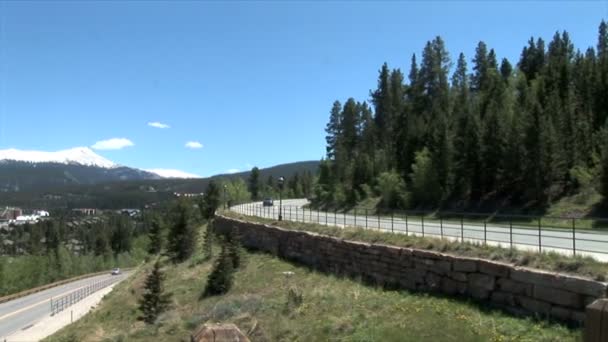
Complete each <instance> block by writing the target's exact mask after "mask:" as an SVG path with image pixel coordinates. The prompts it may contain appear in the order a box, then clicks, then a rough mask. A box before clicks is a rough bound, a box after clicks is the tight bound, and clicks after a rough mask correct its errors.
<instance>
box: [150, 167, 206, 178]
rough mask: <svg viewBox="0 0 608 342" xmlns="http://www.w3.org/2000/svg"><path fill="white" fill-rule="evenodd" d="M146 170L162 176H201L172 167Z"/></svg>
mask: <svg viewBox="0 0 608 342" xmlns="http://www.w3.org/2000/svg"><path fill="white" fill-rule="evenodd" d="M145 171H148V172H152V173H155V174H157V175H159V176H161V177H163V178H201V176H199V175H195V174H193V173H188V172H184V171H180V170H173V169H148V170H145Z"/></svg>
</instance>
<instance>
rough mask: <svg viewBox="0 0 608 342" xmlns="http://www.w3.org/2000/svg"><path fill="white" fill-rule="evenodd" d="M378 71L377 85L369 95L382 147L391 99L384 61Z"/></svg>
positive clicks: (387, 127) (385, 142)
mask: <svg viewBox="0 0 608 342" xmlns="http://www.w3.org/2000/svg"><path fill="white" fill-rule="evenodd" d="M378 73H379V75H378V87H377V89H376V90H375V91H374V92H372V93H371V94H370V95H371V97H372V103H373V104H374V107H375V113H376V115H375V117H374V121H375V124H376V127H377V129H378V130H377V133H378V137H377V139H378V142H379V143H380V147H381V148H383V147H384V146H385V145H386V144H387V143H388V141H387V137H386V135H385V133H386V132H388V130H389V125H390V120H391V115H392V113H391V109H392V102H393V101H392V99H391V89H390V87H391V79H390V71H389V68H388V65H387V64H386V63H384V64H382V68H381V69H380V71H379V72H378Z"/></svg>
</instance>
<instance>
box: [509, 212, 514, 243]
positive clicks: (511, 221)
mask: <svg viewBox="0 0 608 342" xmlns="http://www.w3.org/2000/svg"><path fill="white" fill-rule="evenodd" d="M509 243H510V246H511V249H513V220H512V219H511V218H509Z"/></svg>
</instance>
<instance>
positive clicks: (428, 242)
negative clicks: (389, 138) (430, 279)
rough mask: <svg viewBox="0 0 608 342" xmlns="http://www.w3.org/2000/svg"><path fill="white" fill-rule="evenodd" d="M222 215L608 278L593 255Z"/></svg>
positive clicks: (603, 265)
mask: <svg viewBox="0 0 608 342" xmlns="http://www.w3.org/2000/svg"><path fill="white" fill-rule="evenodd" d="M222 215H226V216H229V217H234V218H239V219H246V220H247V221H251V222H260V223H266V224H272V225H274V226H278V227H283V228H286V229H292V230H299V231H308V232H313V233H318V234H324V235H328V236H334V237H337V238H341V239H345V240H353V241H362V242H369V243H380V244H387V245H394V246H401V247H409V248H420V249H426V250H433V251H438V252H443V253H451V254H456V255H462V256H470V257H479V258H484V259H489V260H495V261H502V262H508V263H512V264H515V265H518V266H527V267H533V268H539V269H544V270H548V271H556V272H563V273H569V274H575V275H581V276H586V277H590V278H593V279H596V280H600V281H606V280H607V279H608V264H606V263H602V262H599V261H597V260H595V259H593V258H590V257H583V256H576V257H574V256H568V255H563V254H559V253H555V252H543V253H537V252H529V251H522V250H518V249H509V248H503V247H497V246H490V245H483V244H481V243H471V242H457V241H450V240H447V239H440V238H434V237H421V236H412V235H405V234H392V233H389V232H379V231H375V230H370V229H364V228H354V227H346V228H341V227H332V226H325V225H320V224H314V223H302V222H292V221H280V222H279V221H277V220H274V219H265V218H261V217H257V216H255V217H253V216H246V215H242V214H238V213H235V212H233V211H223V212H222Z"/></svg>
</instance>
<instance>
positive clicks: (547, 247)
mask: <svg viewBox="0 0 608 342" xmlns="http://www.w3.org/2000/svg"><path fill="white" fill-rule="evenodd" d="M306 204H308V201H307V200H305V199H288V200H283V219H284V220H289V221H297V222H312V223H318V224H324V225H329V226H339V227H344V226H350V227H362V228H367V229H373V230H382V231H388V232H394V233H400V234H408V235H416V236H433V237H442V238H445V239H450V240H458V241H463V240H464V241H469V242H477V243H479V242H482V243H483V242H485V243H487V244H488V245H495V246H503V247H510V246H512V247H514V248H517V249H522V250H531V251H539V250H540V251H555V252H558V253H563V254H570V255H571V254H573V250H574V249H576V254H577V255H586V256H592V257H594V258H596V259H598V260H600V261H605V262H608V234H607V233H605V232H602V231H593V230H586V229H577V230H575V231H573V230H571V229H563V228H553V227H548V226H545V225H543V227H542V228H541V229H535V228H530V227H523V226H517V225H509V224H508V223H507V224H496V223H487V224H485V225H484V223H483V222H467V221H461V220H460V219H458V218H457V219H451V220H443V222H441V221H439V220H429V219H428V218H426V219H425V218H422V217H421V216H409V217H406V216H405V215H400V216H394V217H392V218H391V217H390V216H388V217H386V216H384V217H383V216H380V217H378V216H373V215H367V216H366V215H365V214H363V213H362V214H359V213H357V215H356V216H355V215H353V214H344V213H334V212H329V213H328V212H324V211H316V210H309V209H306V208H304V206H305V205H306ZM231 209H232V210H234V211H236V212H239V213H242V214H247V215H252V216H260V217H264V218H274V219H277V217H278V214H279V202H278V201H276V200H275V201H274V205H273V206H272V207H264V206H263V205H262V202H255V203H249V204H241V205H237V206H234V207H232V208H231ZM370 213H371V211H370ZM539 246H540V248H539Z"/></svg>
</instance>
